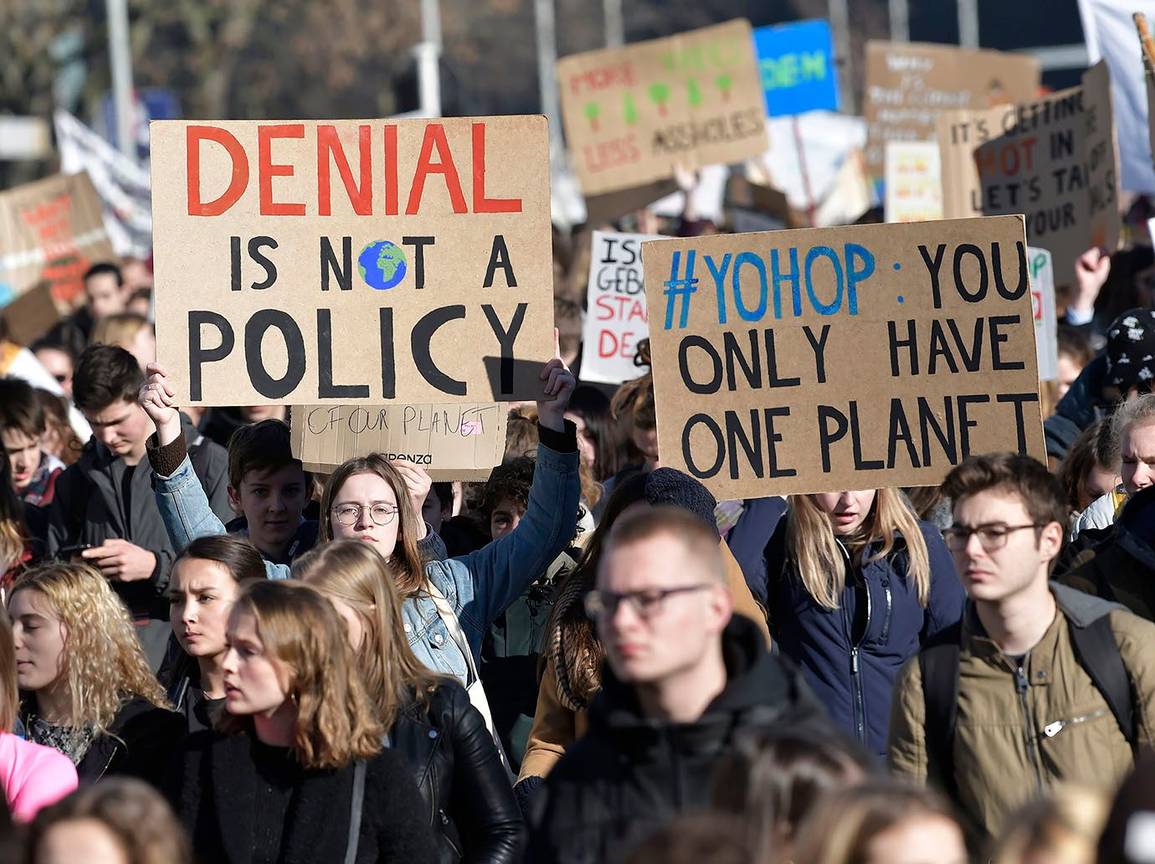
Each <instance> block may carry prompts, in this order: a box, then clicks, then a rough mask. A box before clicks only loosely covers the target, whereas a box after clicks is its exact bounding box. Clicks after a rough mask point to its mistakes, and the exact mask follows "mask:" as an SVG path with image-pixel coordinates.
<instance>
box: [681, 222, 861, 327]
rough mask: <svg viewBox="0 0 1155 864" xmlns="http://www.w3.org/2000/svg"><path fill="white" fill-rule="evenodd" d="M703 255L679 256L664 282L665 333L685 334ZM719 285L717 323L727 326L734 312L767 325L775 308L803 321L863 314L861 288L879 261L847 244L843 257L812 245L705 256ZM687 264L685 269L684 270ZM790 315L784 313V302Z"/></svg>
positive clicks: (777, 314)
mask: <svg viewBox="0 0 1155 864" xmlns="http://www.w3.org/2000/svg"><path fill="white" fill-rule="evenodd" d="M698 258H699V255H698V250H695V249H690V250H687V251H686V254H685V258H684V259H683V256H682V251H681V250H679V251H676V252H673V253H672V254H671V256H670V278H669V279H668V280H667V281H666V282H664V283H663V284H664V290H663V292H662V293H663V294H664V295H665V297H666V310H665V311H666V314H665V322H664V325H665V326H664V329H666V330H671V329H674V327H675V324H674V319H675V314H676V316H677V321H678V323H677V328H678V329H684V328H685V327H686V326H687V324H688V322H689V315H690V304H691V302H692V300H693V297H694V295H695V294H696V293H698V290H699V282H700V279H699V277H698V271H697V266H698V263H699V262H698ZM701 258H702V259H703V260H704V262H705V267H706V270H707V271H708V272H709V276H710V280H711V281H712V283H713V285H714V293H715V297H716V308H717V321H718V323H719V324H726V323H727V321H728V320H729V318H730V314H731V310H733V312H735V313H736V314H737V315H738V317H739V318H740V319H741V320H743V321H762V320H764V319H765V318H766V316H767V312H768V310H769V309H770V306H771V303H772V304H773V314H774V318H775V319H777V320H781V319H782V318H783V316H784V315H792V316H793V317H794V318H801V317H802V316H803V314H804V313H805V312H806V311H807V310H813V311H814V312H816V313H818V314H819V315H841V314H847V315H857V314H858V286H859V285H860V284H861V283H863V282H865V281H866V280H867V279H869V278H870V277H871V276H872V275H873V274H874V270H875V258H874V253H872V252H871V251H870V250H869V249H867V248H866V247H865V246H861V245H859V244H857V243H845V244H843V246H842V254H841V255H840V254H839V252H838V251H836V250H835V249H834V248H833V247H831V246H812V247H811V248H809V249H807V250H805V253H804V254H800V250H799V249H797V248H796V247H791V248H789V249H771V250H769V252H768V254H766V255H765V256H763V255H760V254H759V253H757V252H751V251H744V252H738V253H737V254H735V253H733V252H726V253H725V254H723V255H721V256H720V257H715V256H713V255H710V254H708V253H702V254H701ZM683 261H684V262H685V268H684V269H682V264H683ZM784 298H785V300H786V304H785V305H786V311H785V312H784V311H783V306H784V303H783V300H784Z"/></svg>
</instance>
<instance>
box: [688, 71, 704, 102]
mask: <svg viewBox="0 0 1155 864" xmlns="http://www.w3.org/2000/svg"><path fill="white" fill-rule="evenodd" d="M686 90H687V91H688V94H689V98H690V107H691V108H693V107H695V106H697V105H701V104H702V88H701V87H699V86H698V79H697V78H691V79H690V80H689V81H687V82H686Z"/></svg>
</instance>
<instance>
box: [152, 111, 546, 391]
mask: <svg viewBox="0 0 1155 864" xmlns="http://www.w3.org/2000/svg"><path fill="white" fill-rule="evenodd" d="M150 128H151V140H152V181H153V199H152V200H153V222H154V246H155V265H156V266H155V273H156V318H157V322H156V324H157V350H158V356H159V359H160V361H161V362H162V363H164V364H165V365H166V366H167V368H168V370H169V371H170V373H171V377H172V380H173V383H174V386H175V389H176V390H177V394H178V398H179V399H180V400H181V404H188V405H281V404H286V405H293V404H298V405H300V404H368V403H383V402H392V401H398V402H413V403H420V402H462V403H470V404H471V403H477V402H479V401H498V400H521V399H536V398H537V397H538V396H540V395H541V387H542V384H541V381H540V380H539V378H538V373H539V372H540V370H541V365H542V364H543V363H545V362H546V361H547V360H548V359H549V358H550V357H552V356H553V351H554V341H553V262H552V255H551V233H550V199H549V144H548V139H547V129H546V121H545V118H544V117H540V116H532V117H476V118H456V119H441V120H355V121H352V120H351V121H296V122H293V121H286V122H272V121H270V122H264V121H261V122H249V121H245V122H241V121H228V122H220V123H188V122H183V121H157V122H154V123H152V124H151V127H150Z"/></svg>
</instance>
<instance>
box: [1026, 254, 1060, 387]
mask: <svg viewBox="0 0 1155 864" xmlns="http://www.w3.org/2000/svg"><path fill="white" fill-rule="evenodd" d="M1027 266H1028V267H1029V268H1030V271H1031V308H1032V309H1033V310H1034V315H1035V348H1036V349H1038V355H1039V380H1040V381H1054V380H1056V379H1057V378H1058V377H1059V321H1058V317H1057V313H1056V310H1055V270H1054V266H1053V264H1052V262H1051V253H1050V252H1048V251H1047V250H1046V249H1038V248H1036V247H1034V246H1030V247H1028V248H1027Z"/></svg>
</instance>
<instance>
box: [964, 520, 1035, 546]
mask: <svg viewBox="0 0 1155 864" xmlns="http://www.w3.org/2000/svg"><path fill="white" fill-rule="evenodd" d="M1042 527H1044V525H1041V524H1039V523H1038V522H1029V523H1027V524H1026V525H1004V524H1002V523H1001V522H995V523H992V524H989V525H976V526H975V527H974V528H970V527H968V526H966V525H951V526H950V527H949V528H947V529H946V530H945V531H943V532H942V536H943V538H944V539H945V540H946V545H947V547H948V548H950V549H952V550H954V551H955V552H960V551H962V550H963V549H965V548H966V545H967V543H969V542H970V539H971V535H972V534H978V535H979V544H980V545H981V546H982V547H983V551H984V552H997V551H998V550H1000V549H1002V548H1003V547H1004V546H1006V545H1007V538H1008V537H1010V536H1011V535H1012V534H1014V533H1015V532H1016V531H1026V530H1027V529H1028V528H1036V529H1038V528H1042Z"/></svg>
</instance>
